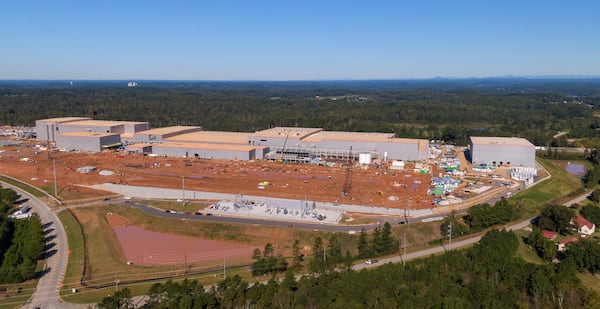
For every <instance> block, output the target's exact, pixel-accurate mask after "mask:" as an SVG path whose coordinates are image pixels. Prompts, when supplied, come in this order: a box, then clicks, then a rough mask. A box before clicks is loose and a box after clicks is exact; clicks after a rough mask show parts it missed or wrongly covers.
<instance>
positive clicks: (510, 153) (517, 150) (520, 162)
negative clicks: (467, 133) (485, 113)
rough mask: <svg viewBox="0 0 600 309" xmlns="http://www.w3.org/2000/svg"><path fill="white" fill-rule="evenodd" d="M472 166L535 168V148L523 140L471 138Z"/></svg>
mask: <svg viewBox="0 0 600 309" xmlns="http://www.w3.org/2000/svg"><path fill="white" fill-rule="evenodd" d="M469 150H470V153H471V161H472V162H473V164H474V165H482V164H485V165H488V166H524V167H535V166H536V165H535V146H534V145H533V144H532V143H531V142H529V141H528V140H526V139H524V138H517V137H479V136H471V143H470V145H469Z"/></svg>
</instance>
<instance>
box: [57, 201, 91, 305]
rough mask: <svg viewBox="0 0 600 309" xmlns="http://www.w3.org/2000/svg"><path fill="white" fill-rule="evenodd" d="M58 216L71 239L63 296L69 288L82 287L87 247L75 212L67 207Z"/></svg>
mask: <svg viewBox="0 0 600 309" xmlns="http://www.w3.org/2000/svg"><path fill="white" fill-rule="evenodd" d="M58 218H59V220H60V221H61V222H62V224H63V226H64V227H65V232H66V233H67V238H68V240H69V263H68V264H67V270H66V272H65V279H64V280H63V284H64V288H63V289H62V290H61V296H63V295H65V294H66V291H67V290H68V291H70V290H71V288H73V287H75V288H78V287H80V280H81V274H82V273H83V269H84V267H85V248H84V239H83V232H82V229H81V225H79V222H77V219H76V218H75V217H74V216H73V213H72V212H71V211H70V210H68V209H67V210H64V211H61V212H59V213H58Z"/></svg>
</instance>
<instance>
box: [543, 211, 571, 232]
mask: <svg viewBox="0 0 600 309" xmlns="http://www.w3.org/2000/svg"><path fill="white" fill-rule="evenodd" d="M574 215H575V213H574V211H573V210H572V209H570V208H568V207H565V206H562V205H548V206H546V207H544V208H543V209H542V212H541V214H540V219H539V220H538V222H537V226H538V227H539V228H540V229H542V230H549V231H554V232H558V233H560V234H563V235H565V234H566V233H567V232H569V230H570V229H571V227H572V226H571V219H572V218H573V217H574Z"/></svg>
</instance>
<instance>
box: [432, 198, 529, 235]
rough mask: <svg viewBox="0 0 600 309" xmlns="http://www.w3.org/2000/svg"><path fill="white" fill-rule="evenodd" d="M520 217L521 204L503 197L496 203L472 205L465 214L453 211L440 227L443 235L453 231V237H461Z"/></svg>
mask: <svg viewBox="0 0 600 309" xmlns="http://www.w3.org/2000/svg"><path fill="white" fill-rule="evenodd" d="M520 217H521V205H519V204H517V203H514V204H513V203H511V202H509V201H508V200H507V199H505V198H501V199H500V200H499V201H498V202H496V203H495V204H494V205H490V204H488V203H484V204H477V205H475V206H472V207H470V208H469V209H468V210H467V213H466V214H465V215H460V216H459V215H456V214H454V213H452V214H450V215H448V216H446V218H445V219H444V221H443V222H442V224H441V226H440V229H441V233H442V235H445V236H448V234H449V233H452V237H460V236H464V235H468V234H472V233H477V232H480V231H483V230H484V229H486V228H489V227H493V226H498V225H502V224H506V223H508V222H511V221H513V220H516V219H518V218H520ZM450 225H451V226H452V227H451V228H450Z"/></svg>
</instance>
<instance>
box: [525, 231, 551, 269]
mask: <svg viewBox="0 0 600 309" xmlns="http://www.w3.org/2000/svg"><path fill="white" fill-rule="evenodd" d="M527 244H529V245H530V246H531V247H532V248H533V249H534V250H535V252H536V253H537V254H538V256H539V257H541V258H542V259H544V260H547V261H552V260H553V259H554V258H556V253H557V252H556V245H555V244H554V242H552V241H551V240H548V239H546V238H545V237H544V235H543V233H542V230H541V229H539V228H537V227H534V228H533V231H532V232H531V234H529V237H528V238H527Z"/></svg>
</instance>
